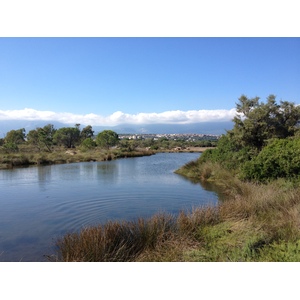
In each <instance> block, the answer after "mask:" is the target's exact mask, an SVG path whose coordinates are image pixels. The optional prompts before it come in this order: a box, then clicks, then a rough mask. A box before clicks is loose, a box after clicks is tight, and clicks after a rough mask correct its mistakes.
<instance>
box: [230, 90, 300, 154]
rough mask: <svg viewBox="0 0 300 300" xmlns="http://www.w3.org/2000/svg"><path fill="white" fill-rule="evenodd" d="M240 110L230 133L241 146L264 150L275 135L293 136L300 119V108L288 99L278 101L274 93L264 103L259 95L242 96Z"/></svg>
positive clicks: (238, 108) (281, 136)
mask: <svg viewBox="0 0 300 300" xmlns="http://www.w3.org/2000/svg"><path fill="white" fill-rule="evenodd" d="M236 109H237V113H238V114H237V115H236V116H235V117H234V119H233V122H234V123H235V124H234V128H233V129H232V130H231V131H228V134H229V136H230V137H231V138H232V139H233V140H234V141H235V142H236V144H237V145H239V147H240V148H243V147H253V148H255V149H257V150H258V151H260V150H261V149H262V147H263V146H265V145H266V142H267V140H269V139H271V138H286V137H288V136H293V135H294V134H295V132H296V131H297V124H298V121H299V120H300V107H298V106H295V104H294V103H291V102H287V101H280V104H277V103H276V100H275V96H274V95H270V96H269V97H268V98H267V102H266V103H263V102H261V103H260V102H259V98H258V97H255V98H252V99H248V98H247V97H246V96H245V95H242V96H241V97H240V98H239V103H237V105H236Z"/></svg>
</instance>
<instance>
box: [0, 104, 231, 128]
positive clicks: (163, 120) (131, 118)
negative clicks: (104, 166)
mask: <svg viewBox="0 0 300 300" xmlns="http://www.w3.org/2000/svg"><path fill="white" fill-rule="evenodd" d="M235 115H236V110H235V109H230V110H225V109H220V110H188V111H181V110H172V111H165V112H162V113H138V114H126V113H123V112H121V111H117V112H114V113H113V114H111V115H109V116H106V117H104V116H101V115H96V114H93V113H90V114H86V115H78V114H73V113H65V112H63V113H56V112H52V111H38V110H35V109H31V108H25V109H22V110H0V120H26V121H38V120H41V121H49V122H50V121H58V122H61V123H66V124H76V123H80V124H83V125H92V126H98V125H99V126H101V125H107V126H114V125H119V124H191V123H200V122H210V121H230V120H232V119H233V117H234V116H235Z"/></svg>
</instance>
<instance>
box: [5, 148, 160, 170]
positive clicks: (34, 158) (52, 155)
mask: <svg viewBox="0 0 300 300" xmlns="http://www.w3.org/2000/svg"><path fill="white" fill-rule="evenodd" d="M155 153H156V152H155V151H151V150H146V149H139V150H135V151H122V150H117V149H112V150H103V149H101V150H90V151H80V150H76V149H73V150H66V149H61V150H55V151H53V152H20V153H10V154H1V155H0V169H2V170H3V169H11V168H15V167H27V166H34V165H36V166H38V165H52V164H67V163H77V162H89V161H107V160H113V159H117V158H127V157H139V156H147V155H153V154H155Z"/></svg>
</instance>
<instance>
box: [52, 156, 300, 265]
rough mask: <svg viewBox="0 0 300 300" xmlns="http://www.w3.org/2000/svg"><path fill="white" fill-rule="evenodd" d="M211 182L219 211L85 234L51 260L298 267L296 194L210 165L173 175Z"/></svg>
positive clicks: (69, 239) (61, 245) (73, 236)
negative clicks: (282, 263) (294, 264)
mask: <svg viewBox="0 0 300 300" xmlns="http://www.w3.org/2000/svg"><path fill="white" fill-rule="evenodd" d="M177 172H178V173H181V174H184V175H185V176H189V177H192V178H193V180H202V181H203V180H204V181H206V182H210V181H214V182H216V183H217V185H218V187H219V189H220V191H222V192H223V196H224V198H225V200H224V201H222V202H221V203H220V204H219V205H218V206H217V207H202V208H201V207H199V208H195V209H194V210H193V211H191V212H188V213H184V212H181V213H180V214H178V215H169V214H158V215H155V216H153V217H152V218H149V219H138V220H136V221H131V222H108V223H107V224H105V225H103V226H100V225H99V226H98V227H88V228H84V229H83V230H81V231H80V232H78V233H70V234H67V235H65V236H63V237H62V238H60V239H59V240H58V241H57V253H56V254H55V255H53V256H49V260H52V261H196V262H197V261H198V262H207V261H216V262H217V261H219V262H223V261H233V262H240V261H299V260H300V230H299V229H300V188H299V187H295V186H293V184H289V183H287V182H286V181H276V182H273V183H270V184H268V185H257V184H253V183H246V182H242V181H240V180H238V179H236V178H235V177H233V176H232V174H230V173H229V172H228V171H226V170H224V169H222V168H220V166H219V165H216V164H202V165H201V167H200V166H199V165H198V164H197V162H191V163H189V164H187V165H186V166H184V167H183V168H181V169H180V170H178V171H177Z"/></svg>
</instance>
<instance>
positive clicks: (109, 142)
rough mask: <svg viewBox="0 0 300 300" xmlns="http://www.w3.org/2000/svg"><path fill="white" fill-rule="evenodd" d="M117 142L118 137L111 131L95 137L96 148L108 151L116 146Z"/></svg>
mask: <svg viewBox="0 0 300 300" xmlns="http://www.w3.org/2000/svg"><path fill="white" fill-rule="evenodd" d="M118 142H119V136H118V134H117V133H116V132H114V131H112V130H104V131H102V132H100V133H98V135H97V137H96V143H97V145H98V146H100V147H103V148H106V149H109V148H110V147H112V146H115V145H117V144H118Z"/></svg>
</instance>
